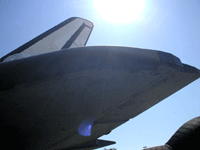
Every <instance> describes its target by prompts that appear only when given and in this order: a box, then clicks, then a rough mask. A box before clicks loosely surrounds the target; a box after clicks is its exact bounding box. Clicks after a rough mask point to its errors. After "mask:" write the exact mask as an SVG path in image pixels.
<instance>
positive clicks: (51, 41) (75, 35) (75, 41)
mask: <svg viewBox="0 0 200 150" xmlns="http://www.w3.org/2000/svg"><path fill="white" fill-rule="evenodd" d="M92 29H93V23H92V22H90V21H88V20H85V19H82V18H77V17H73V18H69V19H67V20H65V21H63V22H62V23H60V24H58V25H57V26H55V27H53V28H51V29H50V30H48V31H46V32H44V33H43V34H41V35H39V36H37V37H36V38H34V39H32V40H31V41H29V42H27V43H26V44H24V45H22V46H20V47H19V48H17V49H16V50H14V51H12V52H10V53H9V54H7V55H5V56H4V57H2V58H1V59H0V62H3V61H10V60H14V59H21V58H24V57H29V56H35V55H39V54H44V53H49V52H54V51H58V50H61V49H67V48H73V47H82V46H85V45H86V43H87V41H88V38H89V36H90V34H91V32H92Z"/></svg>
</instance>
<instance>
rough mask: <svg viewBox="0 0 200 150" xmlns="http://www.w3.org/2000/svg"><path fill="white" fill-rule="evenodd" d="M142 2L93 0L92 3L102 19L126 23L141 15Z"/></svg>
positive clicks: (135, 0) (131, 0)
mask: <svg viewBox="0 0 200 150" xmlns="http://www.w3.org/2000/svg"><path fill="white" fill-rule="evenodd" d="M144 2H145V1H144V0H93V5H94V7H95V8H96V10H97V12H98V13H99V14H100V15H101V16H102V17H103V18H104V19H106V20H108V21H111V22H113V23H127V22H132V21H134V20H136V19H138V18H139V17H140V16H141V14H142V11H143V9H144Z"/></svg>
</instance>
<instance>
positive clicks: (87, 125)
mask: <svg viewBox="0 0 200 150" xmlns="http://www.w3.org/2000/svg"><path fill="white" fill-rule="evenodd" d="M94 121H95V118H93V117H90V118H87V119H85V120H83V122H82V123H81V124H80V126H79V128H78V133H79V134H80V135H82V136H90V135H91V130H92V125H93V122H94Z"/></svg>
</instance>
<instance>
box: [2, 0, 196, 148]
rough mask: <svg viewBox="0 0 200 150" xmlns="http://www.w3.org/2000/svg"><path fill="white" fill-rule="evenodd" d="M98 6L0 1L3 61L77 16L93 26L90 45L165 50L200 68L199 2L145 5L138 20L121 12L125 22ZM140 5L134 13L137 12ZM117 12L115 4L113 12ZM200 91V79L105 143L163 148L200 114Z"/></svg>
mask: <svg viewBox="0 0 200 150" xmlns="http://www.w3.org/2000/svg"><path fill="white" fill-rule="evenodd" d="M124 2H125V1H124ZM93 4H94V3H93V1H92V0H73V1H71V0H43V1H40V0H34V1H33V0H32V1H26V0H18V1H15V0H0V20H1V21H0V47H1V50H0V57H2V56H3V55H5V54H7V53H9V52H11V51H12V50H14V49H16V48H17V47H19V46H21V45H22V44H24V43H26V42H28V41H29V40H31V39H33V38H34V37H36V36H38V35H39V34H41V33H43V32H45V31H46V30H48V29H50V28H52V27H53V26H55V25H57V24H59V23H60V22H62V21H64V20H66V19H67V18H70V17H74V16H77V17H82V18H85V19H88V20H90V21H92V22H93V23H94V29H93V32H92V34H91V36H90V39H89V41H88V43H87V45H88V46H89V45H120V46H129V47H139V48H145V49H154V50H161V51H164V52H168V53H172V54H174V55H175V56H177V57H179V58H180V59H181V61H182V62H183V63H186V64H189V65H192V66H195V67H196V68H200V59H199V58H200V43H199V41H200V28H199V27H200V9H199V8H200V1H198V0H191V1H189V0H167V1H166V0H159V1H158V0H157V1H155V0H148V1H147V0H146V1H144V4H143V9H142V11H141V13H140V16H139V17H138V18H137V19H133V20H131V19H132V17H133V15H134V13H137V12H134V13H132V14H131V13H129V14H123V12H125V11H126V10H125V9H123V8H118V11H119V12H121V13H122V16H123V15H124V16H127V15H128V16H129V18H130V20H131V21H128V22H120V23H116V22H114V21H112V19H106V18H105V16H103V15H102V14H101V12H102V10H101V11H99V10H97V8H96V7H95V6H94V5H93ZM104 5H108V3H106V2H104ZM135 5H136V4H134V5H133V6H132V7H131V8H132V9H135V8H137V7H135ZM114 7H115V3H113V5H111V6H110V12H112V9H113V8H114ZM104 13H107V14H108V13H109V11H107V12H105V11H104ZM130 14H131V15H130ZM113 17H116V16H113ZM117 17H118V16H117ZM120 17H121V16H120ZM120 17H119V20H120ZM121 19H122V18H121ZM199 89H200V80H196V81H195V82H193V83H191V84H190V85H188V86H186V87H185V88H183V89H181V90H180V91H178V92H177V93H175V94H173V95H171V96H170V97H168V98H166V99H165V100H164V101H162V102H160V103H159V104H157V105H155V106H154V107H152V108H150V109H149V110H147V111H145V112H143V113H142V114H140V115H138V116H137V117H135V118H133V119H131V120H130V121H129V122H127V123H125V124H123V125H121V126H120V127H118V128H117V129H115V130H113V131H112V132H111V133H110V134H109V135H106V136H103V137H101V139H105V140H114V141H116V142H117V144H115V145H113V146H109V147H108V148H117V149H119V150H120V149H124V150H138V149H142V148H143V146H147V147H151V146H157V145H163V144H164V143H166V142H167V140H168V139H169V138H170V137H171V136H172V134H173V133H174V132H175V131H176V130H177V129H178V128H179V127H180V126H181V125H182V124H183V123H185V122H186V121H188V120H190V119H192V118H194V117H196V116H199V115H200V109H199V108H200V92H199V91H200V90H199ZM102 149H103V148H102Z"/></svg>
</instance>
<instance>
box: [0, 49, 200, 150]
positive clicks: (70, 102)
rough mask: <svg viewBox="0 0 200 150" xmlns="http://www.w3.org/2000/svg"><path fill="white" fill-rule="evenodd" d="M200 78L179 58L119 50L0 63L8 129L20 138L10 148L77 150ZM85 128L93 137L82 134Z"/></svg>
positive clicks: (70, 52)
mask: <svg viewBox="0 0 200 150" xmlns="http://www.w3.org/2000/svg"><path fill="white" fill-rule="evenodd" d="M199 77H200V72H199V70H198V69H196V68H194V67H191V66H188V65H185V64H182V63H181V61H180V60H179V59H178V58H177V57H175V56H173V55H171V54H168V53H164V52H160V51H153V50H146V49H139V48H129V47H116V46H110V47H108V46H91V47H78V48H71V49H67V50H62V51H57V52H51V53H47V54H42V55H38V56H33V57H29V58H24V59H20V60H14V61H9V62H3V63H0V79H1V80H0V83H1V88H0V98H1V99H0V110H1V122H2V128H3V129H4V130H5V131H6V132H5V133H7V134H9V135H12V137H9V139H5V140H4V143H9V142H10V141H17V142H18V146H21V147H23V148H24V149H52V150H53V149H68V148H73V147H75V146H76V145H81V144H84V143H87V142H90V141H93V140H96V139H97V138H98V137H100V136H102V135H104V134H107V133H109V132H110V131H112V130H113V129H114V128H116V127H118V126H119V125H121V124H123V123H125V122H126V121H128V119H130V118H133V117H135V116H137V115H138V114H140V113H142V112H143V111H145V110H147V109H148V108H150V107H152V106H153V105H155V104H157V103H158V102H160V101H162V100H163V99H164V98H166V97H168V96H169V95H171V94H173V93H174V92H176V91H178V90H179V89H181V88H183V87H184V86H186V85H187V84H189V83H191V82H192V81H194V80H196V79H198V78H199ZM81 125H84V126H83V129H84V130H88V131H85V132H87V134H86V136H84V135H81V134H80V133H79V129H80V126H81ZM90 129H91V131H90ZM81 133H84V132H81ZM88 133H90V134H88ZM88 135H89V136H88ZM3 136H5V135H3Z"/></svg>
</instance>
